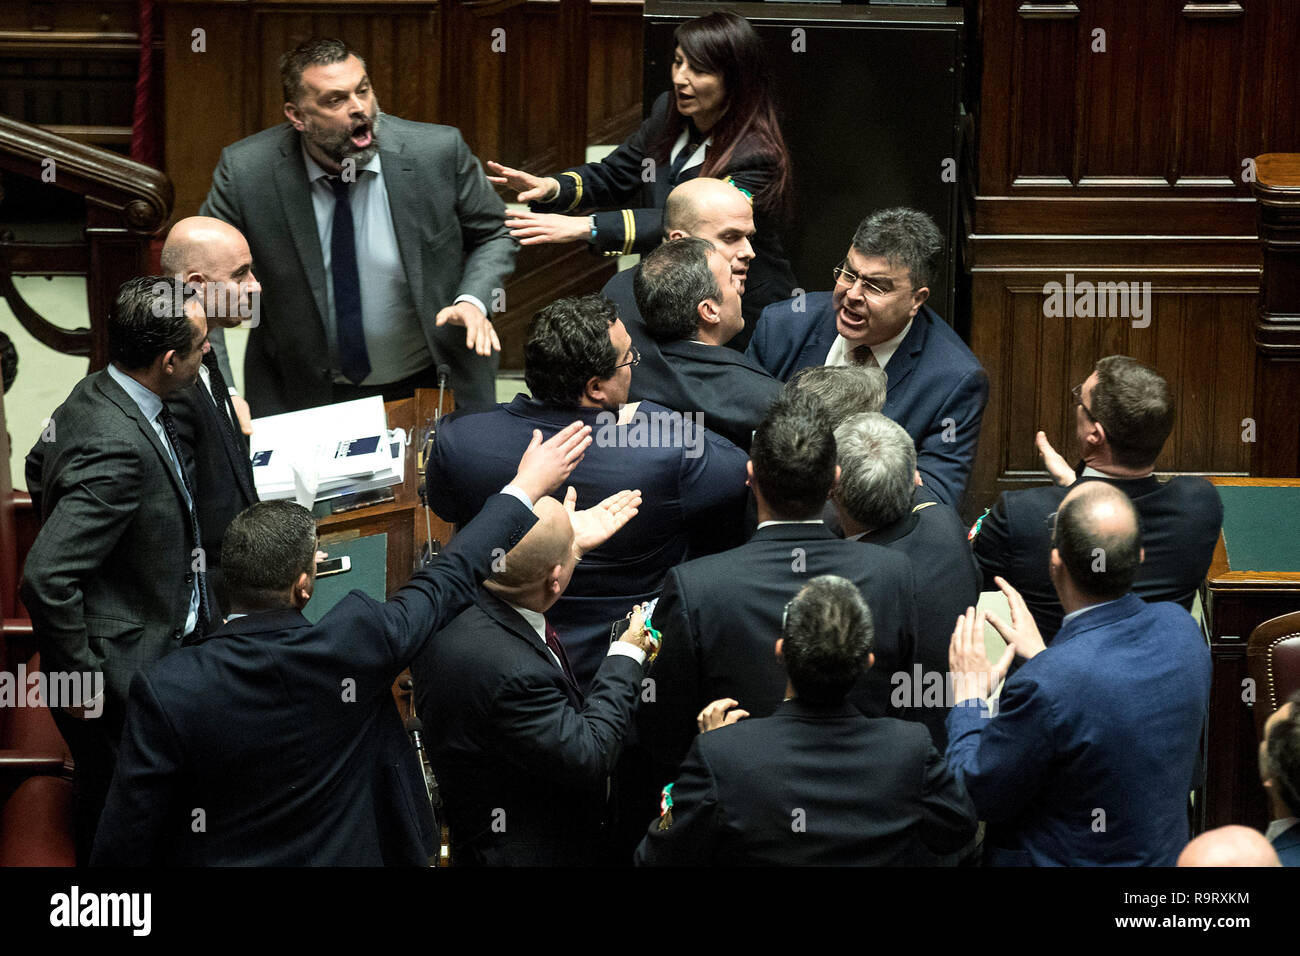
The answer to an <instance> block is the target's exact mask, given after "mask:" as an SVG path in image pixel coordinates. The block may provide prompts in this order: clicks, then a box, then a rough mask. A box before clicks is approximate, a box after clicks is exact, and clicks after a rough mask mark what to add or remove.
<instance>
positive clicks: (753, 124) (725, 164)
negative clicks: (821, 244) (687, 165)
mask: <svg viewBox="0 0 1300 956" xmlns="http://www.w3.org/2000/svg"><path fill="white" fill-rule="evenodd" d="M673 41H674V43H675V44H676V45H677V46H679V47H681V49H682V53H683V54H684V55H685V56H686V59H687V60H688V61H689V62H690V64H691V66H693V67H694V68H695V69H697V70H699V71H701V72H705V73H715V74H717V75H718V76H720V77H721V78H722V83H723V88H724V89H725V90H726V94H727V109H726V112H724V113H723V114H722V117H721V118H720V119H719V120H718V123H717V125H716V126H714V127H713V129H712V130H710V133H711V135H712V136H713V146H712V147H711V148H710V149H709V152H708V156H707V158H706V159H705V161H704V166H703V168H702V169H701V170H700V175H701V176H711V177H719V176H720V174H725V173H726V171H727V169H728V168H729V167H731V166H734V165H735V163H736V160H738V159H742V158H745V157H755V156H764V157H768V158H770V159H771V160H772V161H773V163H774V166H775V170H774V175H773V178H772V183H771V185H769V186H767V187H766V188H764V189H763V190H762V191H761V192H760V194H759V195H757V196H755V197H754V203H755V205H757V206H761V207H763V208H765V209H768V210H780V209H781V208H782V207H784V205H785V203H786V199H787V195H788V192H789V189H790V153H789V151H788V150H787V149H786V147H785V138H784V137H783V136H782V135H781V126H780V124H779V123H778V122H777V118H776V103H775V100H774V98H773V96H772V78H771V74H770V73H769V72H768V69H767V60H766V58H765V56H764V53H763V41H762V40H760V39H759V37H758V34H757V33H756V32H754V28H753V27H752V26H750V24H749V21H748V20H746V19H745V18H744V17H742V16H738V15H737V14H734V13H723V12H717V13H710V14H709V15H708V16H703V17H698V18H696V19H694V20H687V21H686V22H685V23H683V24H682V25H681V26H679V27H678V28H677V30H676V31H675V32H674V33H673ZM685 123H686V118H685V117H684V116H682V114H681V113H679V112H677V110H676V109H675V108H674V109H673V110H672V111H671V112H670V113H669V114H668V125H667V127H666V128H665V129H664V135H663V139H662V140H661V141H660V142H659V144H658V147H657V149H656V151H655V152H656V154H657V158H658V160H659V162H660V163H666V162H667V161H668V156H669V153H670V152H671V151H672V148H673V144H674V143H676V142H677V137H678V136H680V135H681V132H682V129H683V128H684V126H685Z"/></svg>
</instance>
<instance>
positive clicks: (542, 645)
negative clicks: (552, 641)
mask: <svg viewBox="0 0 1300 956" xmlns="http://www.w3.org/2000/svg"><path fill="white" fill-rule="evenodd" d="M482 595H483V596H482V599H481V600H480V601H479V607H481V608H482V609H483V612H484V613H485V614H487V616H488V617H490V618H492V620H494V621H496V622H497V623H498V624H500V625H501V626H502V627H503V628H505V629H506V630H507V631H509V632H510V633H511V634H513V635H514V636H515V637H517V638H519V639H520V640H521V641H523V642H524V643H525V644H527V645H528V646H529V647H530V648H532V650H533V653H535V654H536V655H537V656H538V657H540V658H541V659H542V660H544V661H545V662H546V666H547V667H548V668H551V669H552V670H554V671H555V672H556V674H558V675H559V678H560V680H561V681H562V682H563V684H564V688H565V692H566V693H567V694H568V695H569V699H570V701H571V702H572V703H573V706H574V707H581V706H582V694H581V693H579V691H578V688H576V687H574V686H573V684H572V683H570V682H569V678H568V675H566V674H565V673H564V670H563V669H562V668H561V667H559V666H558V665H557V664H556V663H555V658H554V657H552V656H551V649H550V648H549V647H547V646H546V642H545V641H543V640H542V639H541V638H540V637H538V636H537V632H536V631H534V630H533V627H532V625H531V624H529V623H528V622H527V621H525V620H524V619H523V617H522V616H521V615H520V614H519V612H518V611H516V610H515V609H514V608H512V607H511V606H510V605H509V604H507V603H506V602H505V601H502V600H501V599H500V598H498V597H497V596H496V595H495V594H492V593H491V592H489V591H487V590H484V591H483V592H482Z"/></svg>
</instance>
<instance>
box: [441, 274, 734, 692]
mask: <svg viewBox="0 0 1300 956" xmlns="http://www.w3.org/2000/svg"><path fill="white" fill-rule="evenodd" d="M636 362H637V352H636V350H635V349H634V348H633V347H632V344H631V340H630V338H629V337H628V334H627V330H626V329H624V328H623V323H622V322H620V321H619V320H618V316H617V315H616V314H615V313H614V311H613V309H612V307H611V306H610V304H609V303H608V302H607V301H606V300H604V299H602V298H600V297H599V296H594V295H592V296H583V297H581V298H569V299H559V300H557V301H556V302H553V303H552V304H551V305H549V306H547V307H546V308H545V309H543V310H541V311H540V312H539V313H538V314H537V315H536V317H534V319H533V323H532V325H531V326H530V327H529V331H528V341H527V342H526V343H525V344H524V380H525V381H526V382H527V384H528V388H529V390H530V391H531V392H532V396H533V397H532V398H527V397H525V396H523V395H520V396H517V397H516V398H515V400H514V401H513V402H510V403H508V404H503V405H499V406H496V407H495V408H493V409H491V410H489V411H483V412H458V413H456V414H454V415H451V416H448V417H447V418H445V419H443V420H442V422H441V423H440V424H439V426H438V431H437V434H436V437H435V439H434V446H433V454H432V456H431V458H430V464H429V500H430V504H431V506H432V507H433V510H434V511H436V512H437V513H438V514H439V515H440V516H442V517H443V518H444V519H445V520H447V521H450V522H453V523H455V524H463V523H464V522H466V521H468V520H469V519H470V518H472V517H473V516H474V515H476V514H477V513H478V510H479V509H480V508H481V507H482V506H483V502H484V501H486V500H487V498H488V496H489V495H491V494H492V492H493V491H494V490H495V489H497V488H500V487H501V485H502V484H504V483H505V481H506V479H508V478H509V477H510V469H511V467H512V465H511V459H512V456H514V455H517V454H518V453H519V449H521V448H522V447H523V446H524V445H526V444H527V442H528V436H529V435H530V434H531V433H532V431H533V429H541V431H542V432H543V433H544V434H548V435H549V434H551V433H552V432H554V431H556V430H558V429H559V428H560V427H562V426H563V425H565V424H567V423H568V422H570V421H572V420H573V419H574V418H578V419H580V420H582V421H583V422H585V423H586V424H589V425H591V426H592V427H593V429H594V430H595V443H594V444H593V445H592V447H591V448H590V450H589V451H588V452H587V456H586V458H585V459H584V461H583V463H582V465H581V466H580V467H579V468H578V469H577V470H576V471H575V472H574V474H573V481H572V484H573V486H574V487H575V488H576V489H577V492H578V501H579V503H580V504H584V505H588V504H591V503H595V502H597V501H603V500H604V499H605V498H607V497H609V496H610V495H611V494H613V493H614V492H616V491H621V490H623V489H625V488H635V489H639V490H640V491H641V493H642V496H643V498H644V501H645V504H644V506H643V507H642V509H641V513H640V514H639V515H638V516H637V518H636V519H635V520H634V521H633V522H632V526H631V527H630V528H629V529H628V531H627V533H626V534H622V535H619V536H618V537H617V538H615V539H614V540H612V541H611V542H609V543H608V544H607V545H604V546H602V547H599V548H596V549H595V550H593V551H592V552H591V553H590V554H588V555H587V556H586V558H584V560H583V562H582V563H581V564H579V565H578V567H577V570H576V571H574V574H573V581H572V583H571V584H570V586H569V588H568V589H567V590H566V592H565V594H564V596H563V597H561V598H560V600H559V601H558V602H557V603H556V605H555V607H554V608H552V609H551V612H550V617H549V619H550V621H551V624H552V625H553V626H554V627H555V629H556V630H557V631H558V632H559V635H560V641H561V642H562V643H563V644H564V647H565V649H566V650H567V651H568V654H569V660H570V663H571V664H572V665H573V672H574V674H575V676H576V677H577V679H578V686H579V688H580V689H585V688H586V687H587V686H588V685H589V684H590V683H591V680H592V678H593V677H594V676H595V674H596V670H597V669H598V668H599V667H600V663H601V660H602V659H603V658H604V656H605V649H606V648H607V647H608V646H609V629H610V626H611V624H612V623H613V622H614V621H615V620H617V619H618V618H621V617H622V616H623V615H624V614H625V613H627V609H628V608H629V607H631V606H632V605H633V604H640V603H642V602H645V601H649V600H651V599H652V598H654V597H655V596H656V595H657V594H658V593H659V589H660V587H661V585H662V583H663V577H664V574H665V573H666V572H667V571H668V569H669V568H671V567H673V566H674V565H676V564H678V563H680V562H681V561H683V560H684V559H685V558H686V557H687V553H688V550H689V549H690V548H691V547H693V546H700V547H703V546H705V545H708V546H711V547H712V548H713V549H714V550H716V549H718V548H722V547H726V546H727V542H728V541H730V540H738V539H739V537H740V527H741V523H742V520H743V517H744V501H745V453H744V452H743V451H741V450H740V449H739V448H737V447H736V446H735V445H733V444H732V443H731V442H729V441H727V440H726V439H725V438H722V437H720V436H718V435H714V434H712V433H711V432H709V431H708V430H707V429H705V428H704V427H702V425H701V424H700V423H699V422H698V420H697V419H696V418H694V417H693V416H683V415H681V414H680V413H677V412H670V411H669V410H668V409H666V408H663V407H661V406H659V405H655V404H653V403H651V402H642V403H640V406H639V407H638V409H637V410H636V413H635V414H633V415H631V416H630V417H629V418H628V420H627V421H626V422H623V421H620V415H619V411H620V409H621V408H622V406H623V405H624V403H625V402H626V401H627V392H628V385H629V383H630V382H631V379H632V370H633V366H634V365H635V364H636Z"/></svg>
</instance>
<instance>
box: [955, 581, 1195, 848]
mask: <svg viewBox="0 0 1300 956" xmlns="http://www.w3.org/2000/svg"><path fill="white" fill-rule="evenodd" d="M1209 700H1210V651H1209V648H1208V647H1206V644H1205V638H1204V637H1203V636H1202V634H1201V631H1200V628H1199V627H1198V626H1197V624H1196V622H1195V621H1194V620H1192V618H1191V615H1189V614H1188V613H1187V612H1186V611H1184V610H1183V609H1182V608H1180V607H1178V606H1176V605H1174V604H1169V603H1167V602H1165V603H1159V604H1147V603H1145V602H1144V601H1143V600H1142V599H1141V598H1139V597H1137V595H1135V594H1127V595H1125V596H1124V597H1123V598H1121V599H1120V600H1118V601H1115V602H1113V603H1111V604H1106V605H1102V606H1100V607H1097V608H1094V609H1092V610H1089V611H1085V612H1084V613H1083V614H1081V615H1079V616H1078V617H1076V618H1074V619H1072V620H1071V621H1070V623H1069V624H1067V625H1066V626H1065V627H1064V628H1062V629H1061V632H1060V633H1059V634H1058V635H1057V636H1056V641H1055V642H1054V643H1053V644H1052V646H1051V647H1049V648H1048V649H1047V650H1045V651H1043V652H1041V653H1040V654H1038V655H1037V656H1036V657H1034V658H1033V659H1032V660H1030V661H1028V662H1026V663H1025V665H1024V666H1023V667H1021V668H1020V670H1018V671H1017V672H1016V673H1015V674H1013V675H1012V676H1011V677H1009V678H1008V679H1007V682H1006V684H1005V685H1004V686H1003V688H1002V696H1001V698H1000V700H999V704H998V714H997V716H996V717H994V718H993V719H991V720H990V719H989V717H988V709H987V707H985V706H984V702H983V701H968V702H966V703H965V704H963V705H959V706H956V707H953V709H952V710H951V711H950V712H949V714H948V763H949V765H950V766H951V767H952V768H953V769H954V770H956V771H957V772H958V773H959V774H961V775H962V778H963V780H964V781H965V783H966V789H967V790H968V791H969V792H970V795H971V798H972V799H973V800H974V801H975V808H976V809H977V810H978V811H979V814H980V818H981V819H983V820H985V821H987V823H988V824H989V830H988V833H987V835H986V837H985V846H986V848H988V849H989V850H990V853H991V862H992V863H994V864H995V865H1035V866H1047V865H1056V866H1082V865H1094V866H1173V865H1174V862H1175V861H1176V860H1177V859H1178V854H1179V853H1180V852H1182V849H1183V847H1184V846H1186V845H1187V841H1188V827H1187V795H1188V792H1189V791H1190V790H1191V788H1192V780H1193V776H1194V774H1195V772H1196V766H1197V763H1198V759H1199V754H1200V741H1201V731H1202V728H1203V727H1204V725H1205V717H1206V713H1207V710H1208V707H1209Z"/></svg>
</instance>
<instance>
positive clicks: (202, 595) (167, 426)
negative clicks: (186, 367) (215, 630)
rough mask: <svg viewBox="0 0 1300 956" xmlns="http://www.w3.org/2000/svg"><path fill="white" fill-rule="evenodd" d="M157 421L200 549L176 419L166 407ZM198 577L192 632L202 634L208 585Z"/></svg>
mask: <svg viewBox="0 0 1300 956" xmlns="http://www.w3.org/2000/svg"><path fill="white" fill-rule="evenodd" d="M158 420H159V421H160V422H162V426H163V431H164V432H166V433H167V441H168V442H170V443H171V446H172V454H173V455H175V457H176V470H177V471H179V472H180V476H181V483H182V484H183V485H185V491H186V492H187V493H188V494H189V496H190V507H189V508H188V509H187V510H188V511H189V513H190V542H191V545H192V546H193V547H195V548H200V547H202V546H203V545H202V541H203V539H202V538H200V537H199V516H198V514H197V513H195V510H194V509H195V507H196V506H197V503H198V502H197V499H196V498H195V497H194V486H193V485H191V484H190V476H189V474H188V473H187V472H186V471H185V459H184V458H183V457H182V456H181V441H180V437H179V436H178V435H177V434H176V419H174V418H172V413H171V411H170V410H169V409H168V408H167V406H166V405H164V406H163V409H162V411H161V412H159V413H158ZM194 573H195V574H196V575H198V589H199V616H198V620H196V621H195V622H194V630H195V631H196V632H197V633H199V634H202V633H203V632H204V631H206V630H207V629H208V584H207V580H206V578H207V575H206V574H205V573H204V572H202V571H196V572H194Z"/></svg>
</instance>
